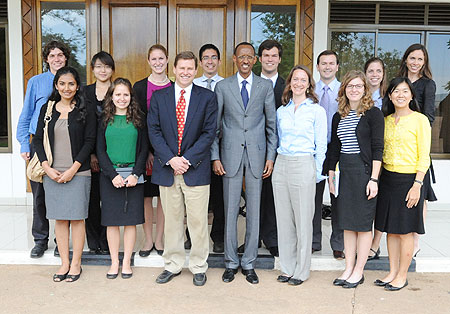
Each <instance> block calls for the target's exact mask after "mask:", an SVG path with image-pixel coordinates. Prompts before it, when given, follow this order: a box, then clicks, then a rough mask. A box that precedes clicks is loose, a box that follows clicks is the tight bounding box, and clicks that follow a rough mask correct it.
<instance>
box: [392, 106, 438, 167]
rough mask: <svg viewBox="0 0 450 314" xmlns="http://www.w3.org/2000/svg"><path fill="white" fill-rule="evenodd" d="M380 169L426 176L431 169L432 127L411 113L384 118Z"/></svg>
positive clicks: (420, 115)
mask: <svg viewBox="0 0 450 314" xmlns="http://www.w3.org/2000/svg"><path fill="white" fill-rule="evenodd" d="M384 121H385V124H384V125H385V129H384V152H383V167H384V168H385V169H387V170H389V171H392V172H398V173H416V172H417V171H421V172H423V173H425V172H427V170H428V168H429V167H430V147H431V127H430V122H429V121H428V118H427V117H426V116H425V115H423V114H421V113H419V112H417V111H414V112H412V113H410V114H409V115H407V116H404V117H400V121H399V122H398V123H397V124H395V118H394V117H393V116H392V115H389V116H387V117H386V118H384Z"/></svg>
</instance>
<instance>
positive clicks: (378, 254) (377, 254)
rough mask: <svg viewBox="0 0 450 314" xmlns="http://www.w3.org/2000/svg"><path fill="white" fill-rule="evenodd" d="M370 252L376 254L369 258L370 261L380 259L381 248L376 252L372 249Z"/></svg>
mask: <svg viewBox="0 0 450 314" xmlns="http://www.w3.org/2000/svg"><path fill="white" fill-rule="evenodd" d="M370 250H371V251H372V252H373V253H374V255H372V256H369V257H367V260H368V261H371V260H374V259H379V258H380V253H381V251H380V248H378V250H376V251H375V250H374V249H372V248H371V249H370Z"/></svg>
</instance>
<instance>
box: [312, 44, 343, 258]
mask: <svg viewBox="0 0 450 314" xmlns="http://www.w3.org/2000/svg"><path fill="white" fill-rule="evenodd" d="M338 70H339V58H338V55H337V54H336V52H334V51H332V50H325V51H322V52H321V53H320V54H319V56H318V57H317V71H319V74H320V81H319V82H318V83H317V85H316V94H317V96H318V97H319V105H321V106H322V107H323V108H324V109H325V112H326V114H327V142H328V145H329V144H330V142H331V121H332V120H333V115H334V114H335V113H336V111H337V109H338V102H337V96H338V91H339V88H340V86H341V83H340V82H339V81H338V80H337V78H336V73H337V71H338ZM328 170H329V169H328V162H327V159H325V162H324V165H323V172H322V174H324V175H325V174H326V173H328ZM324 189H325V180H322V181H320V182H319V183H317V185H316V199H315V213H314V219H313V244H312V252H313V253H314V252H316V251H320V250H321V249H322V201H323V191H324ZM330 198H331V205H332V210H331V212H332V213H331V226H332V233H331V237H330V244H331V249H332V250H333V256H334V258H336V259H343V258H344V252H343V251H344V235H343V234H344V232H343V230H339V229H338V228H337V226H336V219H335V217H334V214H333V207H334V206H335V205H334V203H335V198H334V196H333V195H331V194H330Z"/></svg>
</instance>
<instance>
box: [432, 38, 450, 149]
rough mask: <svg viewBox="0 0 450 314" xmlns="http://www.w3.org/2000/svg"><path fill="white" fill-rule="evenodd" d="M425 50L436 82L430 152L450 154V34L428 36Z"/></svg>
mask: <svg viewBox="0 0 450 314" xmlns="http://www.w3.org/2000/svg"><path fill="white" fill-rule="evenodd" d="M427 50H428V56H429V58H430V66H431V71H432V73H433V80H434V81H435V82H436V120H435V121H434V123H433V130H432V144H431V152H432V153H450V95H449V92H450V76H449V75H448V74H449V73H450V63H449V62H448V60H450V34H429V36H428V42H427Z"/></svg>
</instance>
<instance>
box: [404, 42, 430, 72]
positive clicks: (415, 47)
mask: <svg viewBox="0 0 450 314" xmlns="http://www.w3.org/2000/svg"><path fill="white" fill-rule="evenodd" d="M416 50H422V52H423V56H424V58H425V59H424V60H423V61H424V64H423V67H422V68H421V69H420V75H423V76H425V77H426V78H428V79H430V80H431V79H433V75H432V74H431V68H430V61H429V60H430V59H429V58H428V52H427V48H425V46H424V45H422V44H412V45H411V46H409V47H408V49H406V51H405V54H404V55H403V58H402V61H401V63H400V70H399V71H398V76H403V77H408V67H407V66H406V59H408V57H409V55H410V54H411V52H413V51H416Z"/></svg>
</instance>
